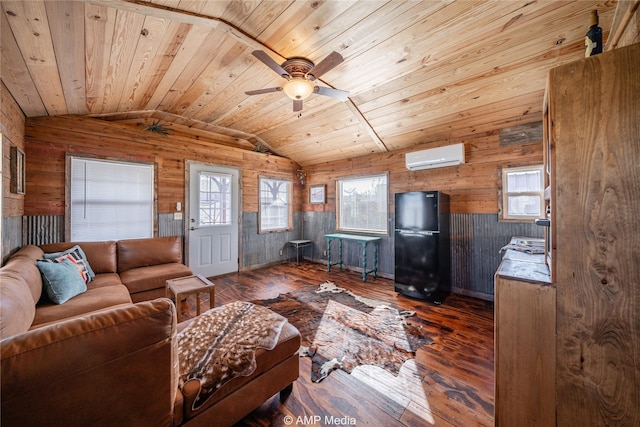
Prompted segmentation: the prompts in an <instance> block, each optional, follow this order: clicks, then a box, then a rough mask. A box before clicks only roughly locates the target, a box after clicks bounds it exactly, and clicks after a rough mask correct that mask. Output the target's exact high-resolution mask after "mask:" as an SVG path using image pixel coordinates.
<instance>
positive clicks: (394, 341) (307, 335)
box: [252, 282, 433, 382]
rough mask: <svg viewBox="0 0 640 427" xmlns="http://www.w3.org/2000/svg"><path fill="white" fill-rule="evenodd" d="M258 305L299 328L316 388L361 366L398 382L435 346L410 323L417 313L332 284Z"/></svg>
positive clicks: (261, 301)
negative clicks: (423, 350) (405, 368)
mask: <svg viewBox="0 0 640 427" xmlns="http://www.w3.org/2000/svg"><path fill="white" fill-rule="evenodd" d="M252 302H253V303H254V304H257V305H262V306H265V307H268V308H270V309H271V310H273V311H275V312H276V313H279V314H281V315H282V316H284V317H286V318H287V319H288V320H289V322H290V323H292V324H293V325H294V326H296V327H297V328H298V330H299V331H300V334H301V335H302V347H301V349H300V355H301V356H308V357H311V358H312V368H311V369H312V371H311V380H312V381H314V382H319V381H321V380H323V379H324V378H326V377H327V375H329V374H330V373H331V372H332V371H333V370H335V369H342V370H344V371H346V372H348V373H351V371H352V370H353V369H354V368H355V367H356V366H359V365H374V366H378V367H380V368H383V369H385V370H387V371H389V372H391V373H392V374H393V375H396V376H397V375H398V373H399V371H400V367H401V366H402V364H403V363H404V362H406V361H407V360H409V359H413V358H414V356H415V352H416V350H417V349H418V348H419V347H420V346H422V345H425V344H432V343H433V340H431V339H430V338H429V337H427V336H426V334H425V333H424V331H423V330H422V329H421V328H419V327H415V326H412V325H410V324H408V323H407V322H406V320H405V319H406V318H407V317H409V316H413V315H414V314H415V313H414V312H406V311H404V312H399V311H398V310H397V309H395V308H392V307H389V306H387V305H385V303H383V302H380V301H375V300H371V299H367V298H363V297H360V296H358V295H356V294H354V293H352V292H350V291H347V290H345V289H343V288H339V287H337V286H335V285H334V284H333V283H331V282H326V283H324V284H322V285H320V287H319V288H315V287H306V288H301V289H299V290H296V291H293V292H289V293H286V294H281V295H279V296H278V297H277V298H274V299H270V300H256V301H252Z"/></svg>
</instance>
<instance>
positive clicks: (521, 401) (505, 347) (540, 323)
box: [494, 250, 556, 427]
mask: <svg viewBox="0 0 640 427" xmlns="http://www.w3.org/2000/svg"><path fill="white" fill-rule="evenodd" d="M555 305H556V290H555V287H554V286H553V285H552V284H551V283H550V277H549V270H548V268H547V266H546V264H545V258H544V255H529V254H526V253H520V252H516V251H511V250H510V251H507V253H506V254H505V257H504V259H503V260H502V263H501V264H500V267H499V268H498V271H497V272H496V276H495V306H494V307H495V381H496V389H495V422H496V426H507V427H508V426H553V425H555V345H556V342H555V328H556V322H555Z"/></svg>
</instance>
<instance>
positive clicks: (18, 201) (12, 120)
mask: <svg viewBox="0 0 640 427" xmlns="http://www.w3.org/2000/svg"><path fill="white" fill-rule="evenodd" d="M0 100H1V101H0V102H1V103H0V131H1V133H2V159H1V161H2V198H3V200H2V215H0V217H2V218H7V217H14V216H17V217H19V216H21V215H22V214H23V212H24V194H16V193H12V192H11V147H17V148H19V149H20V150H22V151H23V152H24V151H25V142H24V120H25V117H24V114H23V113H22V111H21V110H20V108H19V107H18V105H17V104H16V102H15V100H14V99H13V97H12V96H11V95H10V94H9V92H8V90H7V88H6V86H5V85H4V84H1V85H0ZM3 233H4V231H3Z"/></svg>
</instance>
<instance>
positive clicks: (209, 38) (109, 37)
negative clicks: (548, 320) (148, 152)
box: [0, 0, 616, 166]
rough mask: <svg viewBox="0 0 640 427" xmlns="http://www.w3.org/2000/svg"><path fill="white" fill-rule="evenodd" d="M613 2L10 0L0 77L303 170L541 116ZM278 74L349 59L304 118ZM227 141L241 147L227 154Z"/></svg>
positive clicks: (21, 94) (24, 92)
mask: <svg viewBox="0 0 640 427" xmlns="http://www.w3.org/2000/svg"><path fill="white" fill-rule="evenodd" d="M615 6H616V2H615V1H582V0H580V1H531V0H523V1H520V0H509V1H454V0H444V1H423V2H419V1H398V0H391V1H375V0H367V1H350V0H340V1H337V0H336V1H323V0H316V1H306V0H283V1H277V0H276V1H273V0H263V1H260V0H255V1H219V0H216V1H186V0H151V1H125V0H94V1H86V2H78V1H64V2H63V1H15V2H12V1H2V3H1V7H2V12H3V13H2V18H1V19H2V21H1V22H0V27H1V31H2V39H1V42H2V43H1V48H2V49H1V53H2V55H1V60H2V62H1V68H0V76H1V78H2V81H3V82H4V84H5V85H6V86H7V88H8V89H9V92H10V93H11V94H12V96H13V97H14V98H15V100H16V101H17V103H18V104H19V106H20V108H21V109H22V111H23V112H24V114H25V115H26V116H27V117H36V116H47V115H50V116H53V115H62V114H78V115H90V116H94V117H99V118H102V119H105V120H117V121H121V122H125V123H126V122H129V123H131V124H137V125H140V124H150V123H153V122H155V123H159V124H163V125H165V127H166V128H167V129H169V132H170V133H171V132H172V131H175V132H181V133H191V134H193V135H199V134H207V135H213V136H214V137H215V136H216V135H218V136H219V137H220V138H221V139H225V140H226V142H227V143H234V144H237V146H238V147H242V148H247V149H252V148H253V147H254V146H256V145H258V146H260V145H261V146H264V147H265V148H268V149H269V150H270V151H272V152H273V153H276V154H278V155H281V156H285V157H288V158H290V159H292V160H294V161H295V162H297V163H298V164H300V165H303V166H305V165H313V164H317V163H321V162H331V161H335V160H338V159H344V158H353V157H357V156H361V155H366V154H369V153H377V152H385V151H391V150H397V149H405V148H408V147H412V146H415V145H418V144H423V143H426V142H442V141H450V140H453V139H456V138H461V137H463V136H465V135H471V134H473V133H474V132H475V131H477V130H478V129H499V128H502V127H507V126H513V125H516V124H524V123H529V122H533V121H539V120H541V109H542V101H543V95H544V87H545V79H546V76H547V72H548V70H549V69H551V68H553V67H554V66H557V65H560V64H563V63H566V62H570V61H574V60H577V59H579V58H581V57H582V56H583V45H584V35H585V33H586V31H587V29H588V26H589V15H590V12H591V10H592V9H597V10H598V12H599V16H600V26H601V27H602V28H603V30H604V34H605V36H604V39H605V41H606V39H607V35H608V32H609V30H610V28H611V25H612V21H613V18H614V9H615ZM254 50H263V51H264V52H266V53H267V54H268V55H269V56H270V57H272V58H273V59H274V60H275V61H276V62H277V63H282V62H283V61H284V60H285V59H287V58H291V57H305V58H307V59H309V60H311V61H313V62H315V63H316V64H317V63H318V62H320V61H321V60H322V59H323V58H325V57H327V55H329V54H330V53H331V52H333V51H335V52H338V53H339V54H340V55H342V56H343V57H344V62H342V63H341V64H339V65H337V66H336V67H335V68H333V69H331V70H329V71H328V72H326V73H325V74H323V75H322V76H321V77H320V78H319V79H318V80H317V81H316V82H317V84H318V85H319V86H324V87H330V88H336V89H341V90H346V91H349V93H350V94H349V98H348V99H347V101H344V102H343V101H340V100H337V99H334V98H331V97H326V96H321V95H318V94H312V95H311V96H310V97H309V98H308V99H306V100H305V101H304V105H303V110H302V111H301V112H294V111H293V109H292V100H291V99H289V98H287V96H286V95H285V94H284V93H283V92H280V91H278V92H273V93H266V94H262V95H255V96H248V95H246V94H245V92H246V91H249V90H257V89H264V88H270V87H277V86H282V84H283V83H284V82H285V80H284V79H283V78H282V77H281V76H279V75H278V74H276V73H274V72H273V70H271V69H269V68H268V67H267V66H266V65H265V64H264V63H263V62H261V61H259V60H258V59H256V57H255V56H254V55H252V52H253V51H254ZM229 141H231V142H229Z"/></svg>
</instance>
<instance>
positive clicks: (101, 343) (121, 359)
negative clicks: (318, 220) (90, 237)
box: [0, 237, 300, 426]
mask: <svg viewBox="0 0 640 427" xmlns="http://www.w3.org/2000/svg"><path fill="white" fill-rule="evenodd" d="M73 245H74V243H57V244H53V245H44V246H42V247H37V246H25V247H23V248H21V249H20V250H19V251H17V252H16V253H15V254H14V255H13V256H12V257H11V258H10V259H9V260H8V261H7V263H6V264H5V265H4V266H3V267H2V268H1V269H0V351H1V357H2V359H1V361H0V370H1V372H0V375H1V377H0V380H1V405H2V406H1V408H0V414H1V424H2V426H14V425H15V426H18V425H19V426H27V425H39V426H40V425H105V426H113V425H128V426H137V425H144V426H146V425H149V426H162V425H164V426H172V425H173V426H178V425H189V426H191V425H194V426H195V425H209V426H211V425H216V426H219V425H232V424H233V423H235V422H237V421H239V420H240V419H242V418H243V417H244V416H245V415H246V414H248V413H249V412H251V411H252V410H253V409H255V408H256V407H258V406H259V405H260V404H262V403H263V402H264V401H265V400H267V399H268V398H270V397H271V396H273V395H274V394H275V393H277V392H278V391H280V390H284V389H286V388H287V387H288V386H290V385H291V384H292V383H293V381H295V380H296V379H297V378H298V370H299V360H298V358H299V356H298V355H297V350H298V348H299V346H300V334H299V332H298V331H297V329H295V328H294V327H293V326H292V325H290V324H288V323H287V324H286V325H285V327H284V328H283V330H282V332H281V333H280V337H279V341H278V343H277V345H276V347H275V348H274V349H273V350H269V351H266V350H262V349H259V350H258V351H257V353H256V361H257V366H258V367H257V369H256V371H255V372H254V373H253V374H252V375H250V376H246V377H237V378H234V379H233V380H231V381H229V382H227V383H226V384H224V385H223V386H222V387H221V388H220V389H219V390H218V391H216V393H214V394H213V395H212V396H211V397H210V398H209V400H208V401H207V402H206V403H205V404H204V405H202V406H201V407H199V408H198V409H197V410H195V411H194V410H193V409H192V407H191V406H190V402H192V401H193V399H194V396H193V394H194V393H196V392H197V390H191V389H189V388H188V387H185V388H184V389H181V388H180V387H179V384H178V382H179V380H178V378H179V373H178V364H179V357H180V355H179V354H178V349H177V339H176V335H177V333H178V331H179V330H181V329H182V328H184V327H185V326H186V324H187V323H188V322H189V321H187V322H183V323H181V324H177V323H176V310H175V306H174V304H173V303H172V302H171V301H170V300H168V299H166V298H164V296H165V282H166V280H167V279H171V278H176V277H182V276H186V275H190V274H191V271H190V270H189V268H188V267H186V266H185V265H183V264H182V262H181V261H182V242H181V239H180V237H168V238H167V237H162V238H152V239H135V240H122V241H117V242H88V243H85V242H83V243H80V246H81V247H82V249H83V251H84V252H85V254H86V258H87V260H88V263H89V265H90V266H91V268H92V269H93V271H94V273H95V279H94V280H93V281H91V282H90V283H89V284H87V291H86V292H84V293H81V294H80V295H78V296H75V297H73V298H71V299H69V300H68V301H66V302H64V303H63V304H54V303H52V302H51V301H48V300H47V298H46V295H43V285H42V278H41V275H40V271H39V270H38V267H37V265H36V260H38V259H41V258H42V257H43V255H44V253H45V252H47V253H49V252H58V251H61V250H66V249H68V248H70V247H71V246H73Z"/></svg>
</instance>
